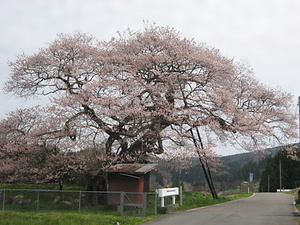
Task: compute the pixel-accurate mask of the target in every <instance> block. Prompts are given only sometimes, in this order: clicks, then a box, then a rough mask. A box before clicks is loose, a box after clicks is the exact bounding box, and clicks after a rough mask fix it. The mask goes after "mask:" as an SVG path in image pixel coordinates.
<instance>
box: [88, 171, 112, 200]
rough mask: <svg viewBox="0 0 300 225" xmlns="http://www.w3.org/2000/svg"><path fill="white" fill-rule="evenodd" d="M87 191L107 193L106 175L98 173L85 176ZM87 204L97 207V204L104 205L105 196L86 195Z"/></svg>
mask: <svg viewBox="0 0 300 225" xmlns="http://www.w3.org/2000/svg"><path fill="white" fill-rule="evenodd" d="M86 180H87V191H107V185H108V183H107V174H106V173H98V174H97V175H95V176H93V175H91V174H88V175H86ZM87 199H88V203H90V204H92V205H94V206H98V205H99V204H106V203H107V198H106V194H102V195H99V194H97V193H88V196H87Z"/></svg>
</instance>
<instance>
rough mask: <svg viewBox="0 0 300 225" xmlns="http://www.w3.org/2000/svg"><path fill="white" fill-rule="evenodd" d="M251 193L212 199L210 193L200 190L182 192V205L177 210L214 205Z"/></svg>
mask: <svg viewBox="0 0 300 225" xmlns="http://www.w3.org/2000/svg"><path fill="white" fill-rule="evenodd" d="M252 194H253V193H241V194H234V195H228V196H219V198H218V199H213V198H212V196H211V194H208V193H200V192H185V191H184V192H183V195H184V198H183V205H182V206H180V207H179V208H178V209H179V210H186V209H192V208H197V207H203V206H208V205H215V204H219V203H224V202H228V201H231V200H235V199H239V198H246V197H250V196H251V195H252Z"/></svg>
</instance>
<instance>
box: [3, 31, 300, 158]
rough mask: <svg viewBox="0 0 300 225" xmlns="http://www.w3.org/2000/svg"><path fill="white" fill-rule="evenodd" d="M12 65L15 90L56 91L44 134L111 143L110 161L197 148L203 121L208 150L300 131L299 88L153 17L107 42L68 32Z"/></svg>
mask: <svg viewBox="0 0 300 225" xmlns="http://www.w3.org/2000/svg"><path fill="white" fill-rule="evenodd" d="M10 67H11V71H12V73H11V76H10V78H9V80H8V81H7V83H6V87H5V90H6V91H7V92H11V93H13V94H15V95H17V96H20V97H22V98H30V97H34V96H39V95H43V96H49V98H50V99H51V107H49V108H48V110H47V112H45V114H46V115H47V116H46V117H45V118H48V122H47V120H46V119H45V120H44V122H43V123H44V124H47V126H43V127H42V128H40V130H39V129H36V132H37V133H36V134H35V137H39V138H46V140H47V139H48V138H49V135H50V136H51V138H50V139H52V140H56V141H57V140H65V141H60V143H59V144H60V149H63V150H64V151H66V150H67V149H69V150H77V151H80V150H83V149H87V148H90V149H99V146H100V145H101V144H103V143H104V144H103V145H104V146H105V148H104V150H103V151H102V152H101V154H99V155H98V156H99V157H100V158H101V160H100V161H101V162H105V161H109V162H110V163H111V164H113V163H115V162H136V161H139V162H143V161H145V160H146V159H147V156H149V155H150V154H154V155H161V156H179V157H185V156H190V154H191V152H193V153H195V146H194V145H193V143H194V140H193V137H192V135H191V133H190V132H189V131H190V130H195V129H199V130H200V132H199V137H200V138H201V139H203V140H205V143H204V144H203V148H202V149H201V151H200V149H199V146H201V145H199V144H198V145H197V146H198V147H197V151H198V152H201V154H200V156H201V157H205V158H207V157H209V155H210V154H208V153H210V152H212V151H211V147H212V146H214V145H215V144H216V143H219V142H221V143H227V144H230V145H239V146H242V147H243V148H244V149H246V150H249V151H253V150H258V149H262V148H266V146H267V145H269V144H270V143H273V142H274V141H279V142H285V141H289V139H290V138H291V137H293V135H294V134H295V130H294V127H295V123H296V121H295V117H294V115H293V114H292V113H291V103H292V96H291V95H290V94H288V93H284V92H282V91H281V90H277V89H272V88H269V87H267V86H265V85H263V84H261V83H259V82H258V81H257V80H256V79H255V78H254V77H253V74H252V70H251V69H250V68H248V67H247V66H245V65H242V64H239V63H236V62H234V61H233V60H232V59H228V58H226V57H224V56H222V55H221V54H220V52H219V50H218V49H214V48H211V47H208V46H206V45H205V44H203V43H200V44H199V43H196V42H195V41H194V40H190V39H187V38H182V37H181V34H180V33H179V32H177V31H176V30H174V29H172V28H169V27H159V26H155V25H146V27H145V29H144V30H142V31H137V32H133V31H131V30H128V31H127V32H125V33H119V36H118V37H116V38H112V39H111V40H110V41H106V42H105V41H97V40H96V39H95V38H93V37H91V36H88V35H86V34H81V33H75V34H73V35H65V34H61V35H59V36H58V38H57V39H56V40H55V41H53V42H52V43H50V44H49V47H48V48H45V49H40V50H39V52H38V53H36V54H34V55H31V56H29V55H25V54H22V55H19V56H18V58H17V60H16V61H14V62H10ZM50 114H51V116H49V115H50ZM41 117H43V115H42V114H41ZM51 118H52V120H51ZM53 119H55V121H57V122H55V123H53ZM39 133H40V134H39ZM41 134H42V135H41ZM67 139H68V141H67ZM198 142H199V140H198ZM203 142H204V141H203ZM55 146H56V145H55ZM102 149H103V148H102Z"/></svg>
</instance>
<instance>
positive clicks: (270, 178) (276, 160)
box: [260, 145, 300, 192]
mask: <svg viewBox="0 0 300 225" xmlns="http://www.w3.org/2000/svg"><path fill="white" fill-rule="evenodd" d="M291 151H292V153H291ZM299 158H300V151H299V147H298V146H297V145H288V146H284V147H282V149H281V150H280V151H279V152H278V153H277V154H276V155H275V156H274V157H273V158H270V159H269V161H268V163H267V166H266V169H265V170H264V171H263V173H262V177H261V181H260V191H264V192H266V191H270V192H276V191H277V189H279V188H280V165H281V185H282V186H281V188H286V189H292V188H294V187H295V186H296V185H297V182H298V181H299V180H300V161H299Z"/></svg>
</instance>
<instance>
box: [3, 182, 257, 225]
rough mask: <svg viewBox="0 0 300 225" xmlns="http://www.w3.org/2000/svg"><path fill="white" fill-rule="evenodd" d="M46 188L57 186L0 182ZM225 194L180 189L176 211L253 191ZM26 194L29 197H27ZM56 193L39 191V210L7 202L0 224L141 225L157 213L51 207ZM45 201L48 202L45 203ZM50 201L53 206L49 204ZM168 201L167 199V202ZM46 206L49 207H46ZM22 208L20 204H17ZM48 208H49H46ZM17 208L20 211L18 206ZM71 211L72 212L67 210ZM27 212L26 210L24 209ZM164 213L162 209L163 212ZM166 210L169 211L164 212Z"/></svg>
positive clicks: (211, 203)
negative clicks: (30, 209)
mask: <svg viewBox="0 0 300 225" xmlns="http://www.w3.org/2000/svg"><path fill="white" fill-rule="evenodd" d="M1 188H2V189H40V190H42V189H47V190H55V189H57V186H55V185H22V184H20V185H16V184H11V185H7V184H6V185H1V184H0V189H1ZM64 190H80V189H78V187H67V186H66V187H65V188H64ZM233 193H235V192H232V193H227V194H226V196H220V197H219V199H213V198H212V196H211V194H209V193H200V192H190V191H184V192H183V205H182V206H180V207H178V208H176V209H175V210H176V211H179V210H187V209H192V208H197V207H203V206H208V205H214V204H218V203H223V202H228V201H231V200H234V199H239V198H245V197H249V196H251V195H252V193H249V194H233ZM6 194H7V196H9V192H7V193H6ZM23 195H24V197H26V198H32V199H34V197H30V196H29V193H26V192H25V193H23ZM27 195H28V196H27ZM54 197H55V196H53V193H47V192H45V193H40V200H43V201H41V203H40V209H42V210H44V211H40V212H14V211H9V210H13V209H16V206H17V205H14V206H13V207H14V208H10V207H9V205H6V207H5V209H6V210H7V211H5V212H3V211H2V212H1V211H0V224H1V225H10V224H11V225H18V224H20V225H26V224H32V225H47V224H49V225H77V224H87V225H89V224H91V225H92V224H97V225H102V224H103V225H104V224H105V225H109V224H114V223H115V222H119V223H120V224H121V225H126V224H128V225H129V224H130V225H135V224H141V223H144V222H146V221H148V220H151V219H153V218H155V217H157V216H147V217H139V216H138V215H139V214H137V213H135V214H134V215H137V216H134V215H133V214H132V213H125V215H130V216H119V212H111V211H107V210H106V211H105V210H102V209H100V208H97V209H96V208H95V209H94V208H89V209H83V211H82V212H78V211H77V210H74V209H72V208H70V209H67V210H68V211H66V209H64V210H61V209H59V208H57V207H56V208H55V207H53V203H52V201H53V199H54ZM150 202H152V203H153V202H154V196H150ZM176 203H179V199H177V200H176ZM44 204H47V205H44ZM51 204H52V205H51ZM166 204H167V202H166ZM47 206H48V207H47ZM20 207H21V206H20ZM47 209H48V210H47ZM19 210H21V211H22V209H21V208H20V209H19ZM70 210H74V211H70ZM24 211H26V210H24ZM162 213H163V211H162ZM167 213H168V211H167ZM153 214H154V207H153V208H152V207H150V208H149V209H148V210H147V215H153Z"/></svg>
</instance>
